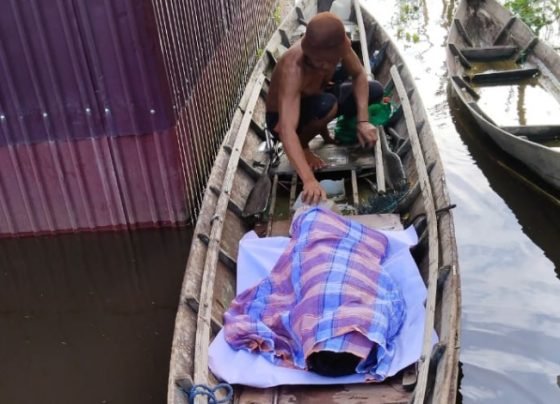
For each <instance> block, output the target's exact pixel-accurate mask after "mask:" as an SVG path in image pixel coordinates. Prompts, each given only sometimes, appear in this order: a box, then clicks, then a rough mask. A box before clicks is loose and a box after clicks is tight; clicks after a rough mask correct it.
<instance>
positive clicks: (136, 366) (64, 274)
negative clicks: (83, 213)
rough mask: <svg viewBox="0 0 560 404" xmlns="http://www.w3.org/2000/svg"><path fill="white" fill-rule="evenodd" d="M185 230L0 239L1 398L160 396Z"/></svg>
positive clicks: (17, 401)
mask: <svg viewBox="0 0 560 404" xmlns="http://www.w3.org/2000/svg"><path fill="white" fill-rule="evenodd" d="M189 244H190V230H185V229H183V230H178V229H167V230H143V231H135V232H118V233H95V234H72V235H63V236H57V237H40V238H22V239H3V240H0V275H1V282H0V330H1V332H0V358H1V362H0V403H10V404H29V403H35V402H36V403H57V404H59V403H60V404H64V403H75V402H79V403H125V404H126V403H130V404H132V403H134V404H137V403H154V404H156V403H157V404H159V403H162V402H165V397H166V391H167V373H168V369H169V356H170V349H171V348H170V347H171V340H172V333H173V325H174V318H175V312H176V308H177V299H178V296H179V289H180V287H181V279H182V275H183V271H184V265H185V260H186V255H187V249H188V246H189Z"/></svg>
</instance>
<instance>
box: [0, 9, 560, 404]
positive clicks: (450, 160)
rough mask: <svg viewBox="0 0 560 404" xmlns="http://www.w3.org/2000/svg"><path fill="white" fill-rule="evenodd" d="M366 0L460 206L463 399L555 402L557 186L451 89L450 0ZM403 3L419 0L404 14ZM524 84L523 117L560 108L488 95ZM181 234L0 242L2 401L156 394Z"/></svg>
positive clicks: (559, 356) (134, 398)
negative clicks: (483, 129) (421, 111)
mask: <svg viewBox="0 0 560 404" xmlns="http://www.w3.org/2000/svg"><path fill="white" fill-rule="evenodd" d="M366 3H367V5H368V7H369V8H370V9H371V10H372V12H373V13H374V14H375V15H376V17H377V18H378V19H379V20H380V21H381V22H382V23H383V24H384V26H385V27H386V29H387V30H388V31H389V32H390V33H391V34H392V35H393V36H394V37H401V39H399V40H398V41H397V42H398V44H399V46H400V49H401V51H402V52H403V54H404V55H405V58H406V60H407V63H408V65H409V67H411V68H412V69H413V71H414V74H415V77H416V78H417V83H418V87H419V89H420V91H421V93H422V97H423V100H424V104H425V105H426V107H427V109H428V112H429V115H430V116H431V123H432V126H433V130H434V132H435V134H436V137H437V143H438V145H439V148H440V154H441V157H442V159H443V161H444V165H445V169H446V175H447V179H448V184H449V190H450V193H451V198H452V201H453V202H454V203H456V204H457V205H458V207H457V209H456V210H455V211H454V218H455V223H456V230H457V239H458V245H459V253H460V266H461V277H462V296H463V301H462V303H463V311H462V333H461V338H462V346H461V362H462V373H463V375H462V380H461V387H460V393H461V395H462V400H463V402H465V403H475V402H476V403H557V402H560V387H559V386H558V383H559V382H558V379H557V378H558V377H559V375H560V280H559V276H560V275H559V274H560V270H559V268H560V247H559V245H560V243H559V241H560V204H559V203H558V199H556V201H555V199H553V198H559V197H560V195H558V193H556V194H555V193H554V192H552V191H550V190H545V191H542V190H541V189H540V188H535V184H537V185H538V186H542V185H543V184H542V182H541V181H539V180H536V179H535V178H534V177H533V176H531V175H530V174H528V173H526V170H524V169H523V168H522V167H520V165H519V164H516V163H515V162H512V161H511V159H509V158H507V156H505V155H504V154H503V153H500V152H499V151H498V150H497V149H496V147H494V146H493V144H492V143H491V142H490V141H489V140H488V139H487V138H485V137H483V136H481V135H480V133H479V132H480V131H479V130H478V128H477V127H476V126H474V125H473V123H472V122H470V121H469V120H468V119H467V118H466V117H465V116H463V115H462V111H461V110H460V108H459V106H458V105H457V104H456V102H455V101H454V99H453V98H452V97H451V96H450V94H449V90H448V85H447V77H446V66H445V38H446V35H447V29H448V26H449V23H450V21H451V18H452V12H453V8H454V7H455V2H454V1H453V0H437V1H436V0H428V1H420V2H417V1H404V0H367V2H366ZM407 3H408V4H411V5H413V4H420V9H419V10H418V11H417V12H414V13H408V12H407V13H408V14H407V13H404V14H407V15H405V16H404V17H405V18H401V17H403V8H401V6H402V5H404V4H407ZM407 34H408V35H407ZM407 37H408V38H411V39H412V38H415V37H416V38H417V42H416V43H414V42H413V41H412V40H407ZM556 40H557V42H560V39H559V38H558V36H556ZM521 91H523V93H524V97H525V98H524V102H525V104H526V106H527V107H528V108H526V111H527V112H526V113H527V116H526V119H534V118H535V115H533V112H531V111H537V112H535V113H541V112H542V110H543V108H550V109H551V110H557V107H558V106H557V105H553V104H552V103H549V102H545V103H544V105H543V104H542V102H543V101H542V98H541V97H540V95H539V94H540V92H539V91H538V89H536V88H529V89H513V90H509V91H506V92H504V91H503V89H499V88H491V89H489V90H488V92H486V93H485V94H484V95H483V96H484V99H488V100H489V101H488V104H489V105H491V104H492V101H493V100H496V99H498V100H500V102H502V103H503V102H505V101H504V100H507V99H508V98H509V99H511V100H513V101H511V102H512V103H515V102H516V100H518V98H519V93H520V92H521ZM492 92H494V93H492ZM537 101H538V102H539V103H540V105H542V106H543V108H534V104H533V102H537ZM512 105H514V104H512ZM512 108H513V107H512ZM555 108H556V109H555ZM512 114H513V115H511V116H510V117H509V118H508V119H513V120H515V119H517V118H516V117H517V115H515V110H514V109H513V110H512ZM551 115H556V113H554V114H551ZM506 118H507V117H506ZM515 170H517V171H515ZM516 172H521V173H523V175H522V176H519V175H517V174H515V173H516ZM550 195H552V198H551V196H550ZM189 238H190V235H189V230H188V229H187V230H163V231H138V232H134V233H102V234H89V235H88V234H83V235H68V236H61V237H56V238H49V237H43V238H40V239H33V238H28V239H23V240H0V268H1V271H0V279H1V281H0V403H2V404H4V403H6V404H8V403H9V404H29V403H42V404H50V403H53V404H55V403H57V404H58V403H74V402H79V403H135V404H140V403H163V402H164V401H165V394H166V388H167V384H166V383H167V371H168V360H169V349H170V344H171V338H172V330H173V319H174V315H175V310H176V305H177V298H178V293H179V288H180V285H181V279H182V274H183V270H184V262H185V259H186V254H187V246H188V245H189ZM29 251H32V253H31V254H30V253H29ZM8 257H9V258H8ZM54 262H56V263H57V264H56V265H54V264H53V263H54ZM61 263H62V264H61Z"/></svg>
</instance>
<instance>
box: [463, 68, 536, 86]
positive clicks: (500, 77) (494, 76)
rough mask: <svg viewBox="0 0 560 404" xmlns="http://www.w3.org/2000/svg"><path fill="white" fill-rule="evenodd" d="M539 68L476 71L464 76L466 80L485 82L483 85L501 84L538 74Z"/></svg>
mask: <svg viewBox="0 0 560 404" xmlns="http://www.w3.org/2000/svg"><path fill="white" fill-rule="evenodd" d="M539 73H540V72H539V69H536V68H528V69H513V70H501V71H497V72H490V73H478V74H474V75H472V76H471V75H465V76H464V78H465V79H466V80H467V81H470V82H471V83H475V84H485V85H502V84H505V83H515V82H518V81H520V80H524V79H529V78H531V77H534V76H536V75H537V74H539Z"/></svg>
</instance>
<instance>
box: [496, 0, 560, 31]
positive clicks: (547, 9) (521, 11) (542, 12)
mask: <svg viewBox="0 0 560 404" xmlns="http://www.w3.org/2000/svg"><path fill="white" fill-rule="evenodd" d="M505 5H506V6H507V7H509V8H510V9H511V10H512V11H513V12H514V13H515V14H517V15H519V17H520V18H521V19H522V20H523V21H524V22H525V24H527V25H528V26H529V27H530V28H531V29H532V30H533V31H535V33H536V34H537V35H538V34H539V32H540V30H541V29H542V28H543V27H546V26H547V25H550V24H552V23H554V22H556V21H558V18H560V0H551V1H546V0H545V1H535V0H507V1H506V2H505Z"/></svg>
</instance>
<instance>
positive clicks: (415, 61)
mask: <svg viewBox="0 0 560 404" xmlns="http://www.w3.org/2000/svg"><path fill="white" fill-rule="evenodd" d="M407 4H408V5H409V6H410V7H405V6H406V5H407ZM457 4H458V1H454V0H424V1H419V2H418V1H407V0H367V1H366V5H367V7H368V8H369V9H370V10H371V12H372V13H373V14H374V15H375V16H376V17H377V18H378V19H379V20H380V21H381V22H382V24H383V26H384V27H385V29H387V30H388V32H390V33H391V34H392V35H393V37H398V38H400V39H398V40H397V43H398V45H399V48H400V50H401V53H402V54H403V56H404V57H405V59H406V62H407V64H408V66H409V68H411V70H412V71H413V74H414V76H415V78H416V79H417V85H418V88H419V90H420V92H421V94H422V99H423V101H424V105H425V106H426V108H427V110H428V113H429V115H430V117H431V125H432V129H433V130H434V133H435V136H436V140H437V143H438V147H439V151H440V155H441V158H442V160H443V163H444V167H445V171H446V176H447V181H448V187H449V191H450V194H451V199H452V202H453V203H456V204H457V208H456V209H455V210H454V219H455V225H456V233H457V242H458V248H459V265H460V271H461V282H462V323H461V327H462V330H461V356H460V358H461V362H462V365H461V369H462V379H461V386H460V394H461V397H460V400H462V401H463V402H464V403H508V404H509V403H523V404H524V403H559V402H560V387H559V386H558V376H559V375H560V279H559V278H560V193H558V192H557V191H556V192H555V191H552V190H550V189H549V188H547V187H546V185H545V184H543V182H542V181H541V180H539V179H537V178H536V177H535V176H533V175H531V173H529V172H528V170H527V169H526V168H524V167H523V166H522V165H521V164H519V163H516V162H515V161H512V159H510V158H509V157H508V156H506V155H505V154H504V153H501V152H500V151H499V150H498V149H497V147H496V146H494V144H493V143H492V142H491V141H490V140H489V138H488V137H487V136H485V135H484V134H483V133H482V132H481V131H480V129H479V128H478V127H477V126H476V125H475V124H473V122H472V121H470V120H469V119H468V117H466V116H465V115H464V113H463V111H462V110H461V108H460V106H459V105H457V102H456V100H455V99H454V98H453V97H452V96H451V95H450V94H449V91H448V80H447V68H446V64H445V46H446V37H447V30H448V27H449V24H450V23H451V21H452V16H453V11H454V8H455V7H456V5H457ZM415 5H417V6H418V7H416V8H415V7H414V6H415ZM411 9H412V10H413V11H412V12H411V11H410V10H411ZM543 32H544V33H550V34H551V35H552V37H550V39H549V40H550V41H552V42H555V43H556V44H557V45H558V44H559V43H560V36H559V35H558V29H557V27H555V28H554V29H550V30H543ZM407 33H408V35H406V34H407ZM414 34H416V38H417V41H416V42H414ZM407 37H408V38H410V39H411V40H407ZM487 90H488V91H487ZM482 102H483V103H484V102H485V103H486V104H487V106H489V107H492V106H495V107H496V108H499V107H501V108H503V107H504V105H507V106H508V107H509V110H508V113H507V114H505V115H502V116H501V118H502V119H505V120H506V121H508V122H510V124H517V122H522V121H523V120H525V121H526V122H528V123H534V122H535V120H539V119H540V118H542V117H543V115H544V116H545V117H546V118H547V119H548V118H550V119H552V120H556V122H555V123H558V120H560V114H558V109H559V106H558V104H557V103H555V102H554V101H553V100H551V99H550V98H547V97H546V96H543V92H542V91H541V89H540V88H539V87H537V86H532V85H531V84H529V85H527V86H525V87H521V86H515V87H510V88H503V87H488V88H485V89H484V94H483V99H482ZM543 111H550V112H549V113H545V114H543Z"/></svg>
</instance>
